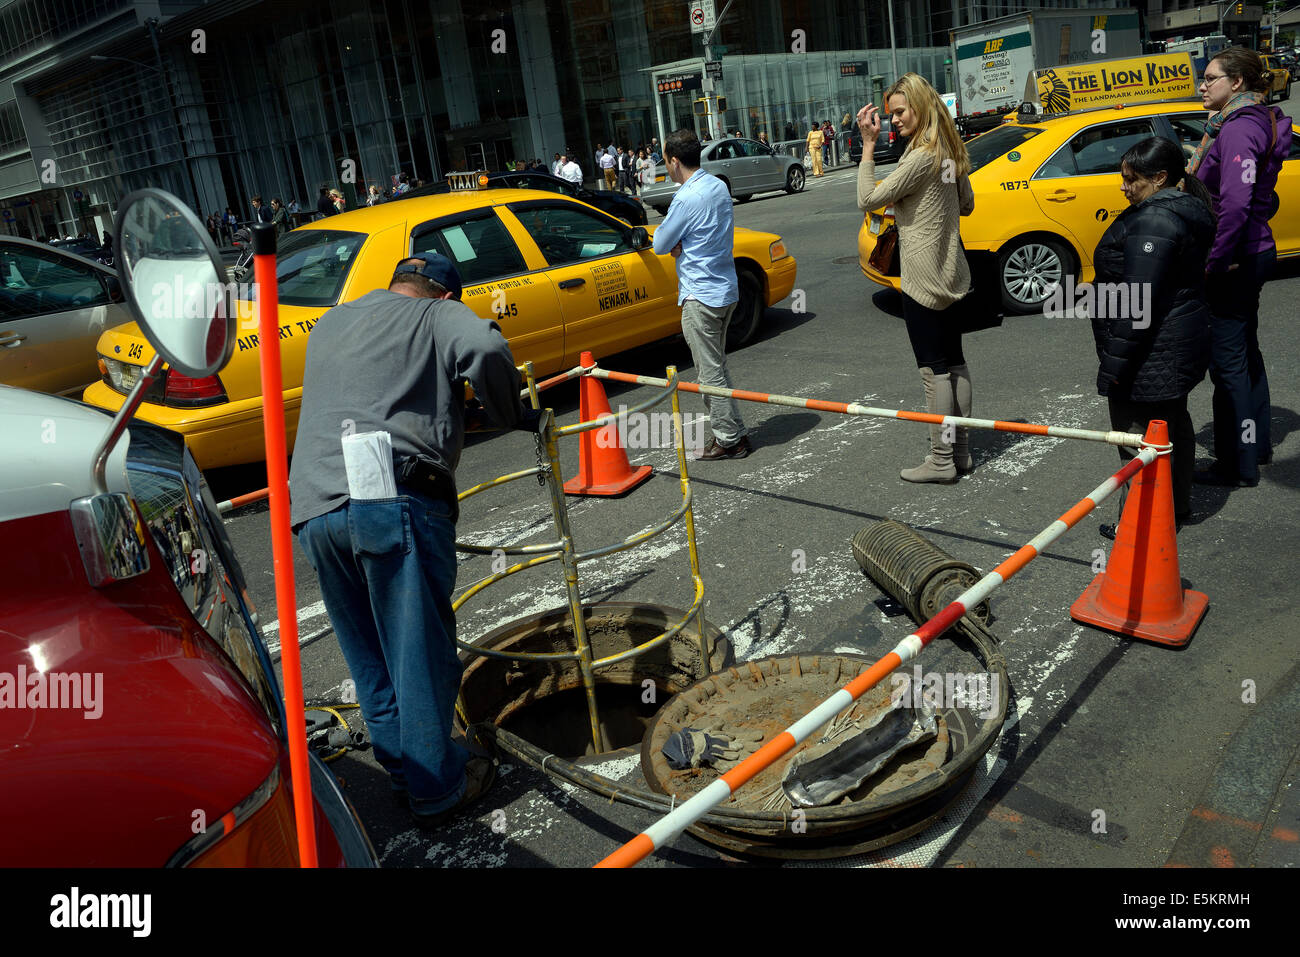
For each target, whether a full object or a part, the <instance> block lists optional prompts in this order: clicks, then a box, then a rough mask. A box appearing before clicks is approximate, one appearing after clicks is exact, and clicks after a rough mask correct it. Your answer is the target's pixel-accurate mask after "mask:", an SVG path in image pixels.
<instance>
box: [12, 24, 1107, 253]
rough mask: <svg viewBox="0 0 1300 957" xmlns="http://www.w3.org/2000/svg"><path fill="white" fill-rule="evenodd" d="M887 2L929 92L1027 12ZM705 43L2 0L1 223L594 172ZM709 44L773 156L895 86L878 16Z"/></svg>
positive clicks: (670, 108)
mask: <svg viewBox="0 0 1300 957" xmlns="http://www.w3.org/2000/svg"><path fill="white" fill-rule="evenodd" d="M724 5H725V3H724V0H717V3H716V8H717V10H718V11H719V12H721V10H722V8H723V6H724ZM1036 5H1039V6H1110V5H1111V4H1103V3H1100V2H1088V3H1068V2H1053V0H1047V2H1045V3H1041V4H1036ZM893 6H894V33H895V36H896V41H897V45H898V51H897V52H898V66H899V70H900V71H901V70H908V69H911V70H915V71H916V72H919V73H921V74H922V75H924V76H926V77H927V78H929V79H930V80H931V81H932V82H934V83H935V85H936V86H938V87H940V88H941V89H944V88H946V87H947V86H948V85H949V84H948V81H947V77H946V74H945V68H944V62H943V61H944V59H945V57H946V56H947V44H948V30H949V29H951V28H952V27H953V26H954V25H964V24H966V23H968V22H972V21H978V20H982V19H986V18H988V17H992V16H1000V15H1003V14H1006V13H1012V12H1015V11H1016V10H1017V9H1020V8H1022V7H1023V5H1021V4H1016V3H966V2H962V0H894V4H893ZM160 14H161V17H160V19H159V20H157V21H153V22H151V20H150V18H151V17H153V16H159V15H160ZM155 39H156V41H157V42H156V45H155ZM702 39H703V37H702V35H701V34H700V33H696V32H693V31H692V29H691V26H690V24H689V21H688V18H687V5H686V4H685V3H683V2H682V0H569V2H560V0H369V2H357V0H277V2H269V0H215V2H211V3H202V2H198V0H168V2H162V3H158V2H152V3H145V2H140V3H131V2H128V0H60V2H59V3H55V4H49V3H46V2H45V0H0V231H5V232H10V233H17V234H21V235H30V236H40V237H44V236H47V235H53V234H58V235H76V234H78V233H80V232H83V231H86V232H102V231H104V230H105V229H107V227H108V224H109V223H110V222H111V213H112V210H113V209H114V208H115V206H116V203H117V202H118V201H119V200H120V199H121V198H122V197H123V196H125V195H126V194H127V193H128V192H130V191H132V190H133V189H137V188H139V187H142V186H160V187H162V188H164V189H167V190H169V191H171V192H174V193H176V194H177V195H178V196H182V197H184V198H186V199H187V200H188V201H189V203H190V204H191V205H192V206H194V207H195V208H196V209H198V210H199V211H200V212H201V213H203V214H205V215H206V214H207V213H210V212H214V211H215V212H224V211H225V210H226V207H230V208H231V209H232V211H233V212H234V213H235V215H236V217H237V218H238V219H240V220H246V219H249V218H250V217H251V214H252V213H251V205H250V200H251V198H252V197H253V196H254V195H259V194H260V195H261V196H262V198H263V200H264V201H268V202H269V200H270V199H271V198H273V197H279V198H281V199H282V200H283V201H284V202H285V203H286V204H288V203H289V202H290V201H293V200H296V201H297V202H298V203H299V204H300V206H301V208H302V209H303V210H305V211H311V210H314V208H315V203H316V199H317V195H318V190H319V189H320V187H321V186H322V185H326V186H330V187H335V188H338V189H340V190H341V191H342V192H343V194H344V197H345V199H346V202H347V204H348V208H352V207H354V206H355V205H356V204H357V203H359V202H362V201H363V198H364V196H365V193H366V190H367V187H368V186H370V185H372V184H373V185H378V186H380V187H381V189H387V188H389V187H390V186H391V185H392V183H393V181H394V178H395V177H396V175H397V174H398V173H399V172H402V171H406V172H408V173H410V174H411V176H412V177H413V178H416V179H421V180H424V181H426V182H428V181H434V180H437V179H441V178H442V177H443V176H444V175H445V174H446V172H447V171H449V170H457V169H477V168H487V169H494V168H501V167H502V166H503V165H505V164H506V163H510V162H517V161H521V160H526V159H534V158H540V159H542V160H543V161H545V162H547V163H549V162H550V161H551V159H552V158H553V156H554V154H555V153H559V152H572V153H573V154H574V155H575V157H576V159H577V160H578V162H579V163H580V164H581V165H582V166H583V168H584V171H585V172H586V174H587V176H588V178H589V179H590V178H594V173H593V170H592V168H591V167H592V165H593V164H592V153H593V150H594V147H595V144H596V143H597V142H599V143H608V142H609V141H610V140H611V139H612V140H615V141H617V142H620V143H625V144H627V145H629V146H633V147H635V146H636V145H637V144H638V143H640V142H649V140H650V138H651V137H652V136H659V137H660V138H661V139H662V137H663V136H664V134H665V133H666V132H667V131H669V130H671V129H674V128H676V127H677V126H679V125H687V124H694V123H698V120H697V119H696V118H695V116H694V107H693V101H694V99H695V97H697V96H698V95H699V94H698V93H694V92H693V91H690V90H682V91H674V92H666V93H660V92H658V87H657V83H656V81H657V79H660V78H662V77H665V76H671V75H683V74H684V75H693V76H696V77H698V76H699V74H700V73H701V72H702V70H703V61H702V52H703V50H702ZM713 43H714V45H715V53H716V54H717V56H719V57H720V59H721V61H722V69H723V78H722V80H721V81H719V84H718V86H717V89H716V92H717V93H719V94H722V95H725V96H726V97H727V109H726V111H725V112H724V113H722V115H720V116H719V117H718V118H717V122H718V123H719V125H720V126H722V127H725V128H726V129H728V130H731V129H741V130H742V131H743V132H745V133H746V134H753V133H757V132H758V131H760V130H767V131H768V135H769V137H770V138H771V139H772V140H773V141H779V140H781V139H785V138H787V137H786V135H785V134H786V133H787V132H788V131H789V130H792V131H793V133H794V138H801V137H802V135H803V134H804V133H805V132H806V130H807V127H808V125H809V124H810V123H811V121H812V120H813V119H817V120H822V119H828V118H829V119H830V120H831V121H832V122H833V123H834V124H836V126H837V127H838V126H839V125H840V123H841V120H842V118H843V115H844V114H845V113H852V112H854V111H856V110H857V109H858V107H860V106H861V105H862V103H864V102H866V101H867V99H870V98H872V97H874V96H878V94H879V89H880V87H881V85H882V84H884V83H888V82H890V81H891V80H892V71H893V67H892V65H891V58H890V50H889V47H890V29H889V23H888V5H887V4H886V3H885V2H884V0H748V2H740V3H737V4H734V5H733V7H732V9H731V11H730V12H728V14H727V15H726V17H724V18H723V20H722V21H720V23H719V25H718V30H717V32H716V34H715V36H714V38H713ZM845 63H855V64H858V67H857V70H858V72H856V73H854V74H851V75H847V76H846V75H844V72H843V69H842V65H843V64H845Z"/></svg>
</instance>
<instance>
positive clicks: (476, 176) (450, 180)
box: [447, 169, 487, 193]
mask: <svg viewBox="0 0 1300 957" xmlns="http://www.w3.org/2000/svg"><path fill="white" fill-rule="evenodd" d="M447 185H448V186H450V187H451V191H452V192H453V193H455V192H460V191H461V190H471V189H478V188H479V187H480V186H486V185H487V170H485V169H480V170H475V171H474V172H472V173H460V172H457V173H448V174H447Z"/></svg>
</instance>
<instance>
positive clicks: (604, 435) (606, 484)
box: [564, 352, 654, 495]
mask: <svg viewBox="0 0 1300 957" xmlns="http://www.w3.org/2000/svg"><path fill="white" fill-rule="evenodd" d="M581 361H582V365H583V366H584V367H585V368H590V367H591V366H594V365H595V364H596V360H595V359H593V358H592V356H591V353H590V352H584V353H583V354H582V360H581ZM581 389H582V391H581V392H580V393H579V396H578V415H579V416H580V417H581V418H582V421H583V422H590V421H591V420H592V419H598V418H600V417H601V416H602V415H609V414H610V412H611V411H612V410H611V409H610V407H609V399H607V398H605V387H604V386H603V385H601V384H600V380H599V379H597V378H595V377H594V376H589V375H585V376H583V377H582V385H581ZM653 471H654V469H652V468H651V467H650V466H649V465H642V466H640V467H639V468H635V469H634V468H632V466H631V464H629V463H628V460H627V453H626V452H625V451H623V446H622V445H620V444H619V441H618V423H617V422H611V423H610V424H609V425H606V426H604V427H602V428H599V429H591V430H590V431H587V432H583V433H582V434H581V435H579V436H578V474H577V475H576V476H574V477H573V478H571V479H569V480H568V481H567V482H565V483H564V494H566V495H622V494H623V493H624V492H630V491H631V490H632V489H634V488H636V487H637V486H638V485H640V484H641V483H642V482H644V481H645V480H646V479H648V478H649V477H650V473H651V472H653Z"/></svg>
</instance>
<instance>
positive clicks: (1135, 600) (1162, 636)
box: [1070, 419, 1210, 648]
mask: <svg viewBox="0 0 1300 957" xmlns="http://www.w3.org/2000/svg"><path fill="white" fill-rule="evenodd" d="M1144 439H1145V441H1146V442H1147V443H1148V444H1151V445H1165V444H1168V442H1169V426H1168V425H1167V424H1166V423H1164V422H1161V421H1159V420H1158V419H1153V420H1152V421H1151V423H1150V424H1149V425H1148V426H1147V433H1146V435H1145V436H1144ZM1209 604H1210V599H1209V596H1207V595H1205V594H1203V593H1202V592H1199V591H1192V590H1191V589H1187V590H1184V589H1183V580H1182V576H1181V574H1180V573H1179V569H1178V541H1177V538H1176V527H1175V524H1174V493H1173V468H1172V466H1171V465H1170V462H1169V456H1167V455H1161V456H1160V457H1158V458H1157V459H1156V460H1155V461H1154V462H1152V463H1151V464H1150V465H1148V466H1147V467H1146V468H1144V469H1142V471H1141V472H1139V473H1138V474H1137V476H1136V477H1135V478H1134V479H1133V487H1132V489H1130V491H1129V496H1128V501H1127V502H1126V503H1125V504H1124V514H1123V515H1121V516H1120V519H1119V529H1118V531H1117V532H1116V535H1115V547H1114V548H1112V549H1111V551H1110V558H1109V560H1108V561H1107V562H1106V570H1105V571H1104V572H1103V573H1102V574H1100V575H1098V576H1097V577H1096V578H1094V579H1093V580H1092V584H1091V585H1089V586H1088V588H1087V590H1085V591H1084V593H1083V594H1082V595H1080V596H1079V597H1078V599H1077V600H1076V601H1075V603H1074V604H1073V605H1071V606H1070V617H1071V618H1073V619H1074V620H1075V621H1080V622H1083V623H1084V624H1085V625H1093V626H1094V627H1097V628H1102V629H1105V630H1106V631H1114V632H1118V633H1119V634H1121V635H1132V636H1133V637H1134V638H1145V639H1146V640H1148V641H1154V642H1157V643H1159V644H1162V645H1169V646H1170V647H1173V648H1181V647H1182V646H1183V645H1185V644H1187V642H1188V641H1190V640H1191V637H1192V633H1193V632H1194V631H1196V626H1197V625H1199V624H1200V623H1201V618H1203V617H1204V616H1205V610H1206V608H1207V607H1209Z"/></svg>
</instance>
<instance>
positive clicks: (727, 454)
mask: <svg viewBox="0 0 1300 957" xmlns="http://www.w3.org/2000/svg"><path fill="white" fill-rule="evenodd" d="M699 167H700V141H699V138H698V137H696V135H695V133H693V132H692V131H691V130H676V131H674V132H672V133H670V134H669V135H668V138H667V139H666V140H665V141H664V169H665V171H666V172H667V174H668V177H669V179H671V180H672V181H673V182H674V183H676V184H677V185H678V186H679V187H680V188H679V189H678V190H677V192H676V193H674V194H673V199H672V203H671V204H670V205H669V206H668V213H667V215H665V216H664V220H663V222H662V223H660V224H659V228H658V229H656V230H655V234H654V251H655V253H657V254H658V255H660V256H662V255H664V254H665V253H672V255H673V256H674V257H675V258H676V259H677V305H679V306H681V309H682V335H683V336H684V337H685V338H686V344H687V346H688V347H689V348H690V350H691V358H692V360H693V361H694V362H695V370H696V378H698V380H699V382H700V384H701V385H710V386H717V387H720V388H723V389H730V388H731V387H732V386H731V374H730V373H729V372H728V371H727V354H726V344H727V324H728V323H729V322H731V316H732V313H734V312H735V311H736V303H737V302H738V301H739V298H740V294H739V285H738V283H737V280H736V263H735V260H734V259H733V253H732V248H733V241H734V220H733V218H732V211H731V193H730V192H729V191H728V190H727V187H726V184H724V183H723V182H722V180H720V179H718V178H717V177H716V176H714V175H713V174H712V173H707V172H705V171H704V170H702V169H700V168H699ZM704 403H705V405H706V406H707V407H708V410H709V427H710V428H711V429H712V431H713V438H712V439H711V440H710V442H709V444H708V445H707V446H706V447H705V449H704V451H703V452H701V453H700V456H699V457H700V458H701V459H703V460H706V461H711V460H713V459H743V458H744V457H745V456H747V455H749V453H750V452H752V451H753V448H752V447H751V445H750V442H749V437H748V436H747V435H746V434H745V423H744V421H743V420H742V419H741V416H740V403H739V402H737V401H736V400H735V399H731V398H726V399H724V398H721V397H717V396H705V397H704Z"/></svg>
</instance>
